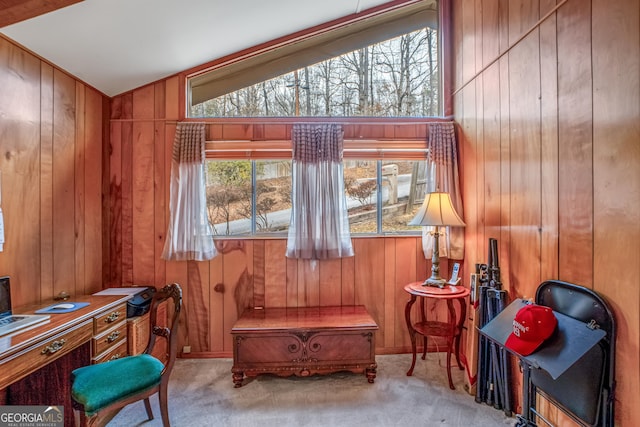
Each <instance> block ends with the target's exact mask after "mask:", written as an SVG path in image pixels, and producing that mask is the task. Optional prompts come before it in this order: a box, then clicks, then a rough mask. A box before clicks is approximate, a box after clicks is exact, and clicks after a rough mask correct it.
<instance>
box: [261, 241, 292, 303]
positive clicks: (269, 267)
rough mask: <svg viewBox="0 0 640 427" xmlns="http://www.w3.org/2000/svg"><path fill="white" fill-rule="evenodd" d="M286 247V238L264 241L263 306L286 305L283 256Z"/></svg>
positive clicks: (285, 259)
mask: <svg viewBox="0 0 640 427" xmlns="http://www.w3.org/2000/svg"><path fill="white" fill-rule="evenodd" d="M286 247H287V242H286V240H266V241H265V248H264V257H265V259H264V263H265V278H264V305H265V307H286V306H287V258H286V257H285V256H284V254H285V251H286Z"/></svg>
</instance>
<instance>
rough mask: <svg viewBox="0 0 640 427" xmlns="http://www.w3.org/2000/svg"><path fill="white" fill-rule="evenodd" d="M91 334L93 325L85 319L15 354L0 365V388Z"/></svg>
mask: <svg viewBox="0 0 640 427" xmlns="http://www.w3.org/2000/svg"><path fill="white" fill-rule="evenodd" d="M92 335H93V325H92V323H91V321H90V320H87V321H85V322H83V323H80V324H79V325H77V326H76V327H74V328H73V329H71V330H68V331H66V332H64V333H61V334H58V335H55V336H53V337H51V338H49V339H48V340H45V341H43V342H42V343H39V344H36V345H34V346H32V347H30V348H29V349H27V350H25V351H24V352H21V353H17V354H15V355H14V356H13V357H11V358H9V359H8V360H7V361H6V362H4V363H2V364H1V365H0V389H2V388H4V387H6V386H7V385H9V384H10V383H13V382H15V381H16V380H19V379H21V378H23V377H24V376H26V375H27V374H29V373H31V372H33V367H34V366H44V365H46V364H48V363H50V362H52V361H54V360H56V359H58V358H60V357H61V356H64V355H65V354H67V353H69V352H71V351H72V350H74V349H75V348H77V347H78V346H80V345H81V344H82V343H84V342H87V341H89V340H90V339H91V337H92Z"/></svg>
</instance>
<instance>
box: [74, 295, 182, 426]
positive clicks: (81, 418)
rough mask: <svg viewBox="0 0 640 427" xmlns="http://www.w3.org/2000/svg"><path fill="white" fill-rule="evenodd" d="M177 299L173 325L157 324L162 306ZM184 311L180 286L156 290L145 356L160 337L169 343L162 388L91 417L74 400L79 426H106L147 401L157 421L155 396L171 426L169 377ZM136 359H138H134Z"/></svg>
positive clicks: (75, 415) (119, 403)
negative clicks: (153, 404) (130, 407)
mask: <svg viewBox="0 0 640 427" xmlns="http://www.w3.org/2000/svg"><path fill="white" fill-rule="evenodd" d="M169 299H171V300H173V310H172V311H173V315H172V317H171V323H170V324H169V325H170V326H169V327H161V326H158V325H157V321H158V319H157V312H158V307H159V306H160V304H162V303H163V302H165V301H167V300H169ZM181 310H182V289H181V288H180V285H178V284H177V283H172V284H170V285H167V286H165V287H163V288H162V289H160V290H159V291H156V292H155V293H154V295H153V300H152V302H151V307H150V309H149V316H150V322H149V324H150V331H149V332H150V333H149V342H148V344H147V347H146V349H145V350H144V352H143V354H151V352H152V351H153V348H154V346H155V343H156V338H158V337H160V338H163V339H166V340H167V355H166V362H165V364H164V369H163V370H162V373H161V380H160V383H159V384H158V385H156V386H155V387H152V388H150V389H148V390H145V391H144V392H141V393H140V394H137V395H135V396H130V397H128V398H126V399H121V400H119V401H116V402H113V403H111V404H110V405H108V406H106V407H104V408H102V409H100V411H98V412H96V413H95V414H93V415H92V416H87V414H86V412H85V411H84V408H83V406H82V404H80V403H78V402H76V401H74V400H73V399H72V403H73V412H74V417H75V424H76V426H77V427H81V426H104V425H105V424H106V423H108V422H109V421H110V420H111V419H112V418H113V417H114V416H115V415H116V414H117V413H118V411H119V410H120V409H122V408H123V407H125V406H127V405H129V404H130V403H133V402H137V401H139V400H141V399H144V406H145V409H146V412H147V416H148V418H149V420H152V419H153V412H152V410H151V403H150V402H149V397H150V396H151V395H153V394H155V393H158V400H159V403H160V412H161V416H162V424H163V426H164V427H169V426H170V423H169V410H168V402H167V398H168V386H169V376H170V374H171V371H172V370H173V365H174V363H175V361H176V356H177V350H178V335H177V333H176V330H177V327H178V318H179V316H180V312H181ZM134 357H135V356H134ZM105 363H109V362H105Z"/></svg>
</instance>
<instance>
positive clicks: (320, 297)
mask: <svg viewBox="0 0 640 427" xmlns="http://www.w3.org/2000/svg"><path fill="white" fill-rule="evenodd" d="M181 81H182V80H181V79H180V78H179V77H172V78H169V79H166V80H164V81H161V82H158V83H156V84H154V85H150V86H146V87H143V88H140V89H137V90H135V91H133V92H131V93H127V94H123V95H121V96H118V97H116V98H114V99H113V100H112V105H111V125H110V127H111V141H110V149H109V152H110V157H109V165H110V171H109V186H110V191H109V210H108V215H110V218H109V224H110V225H109V228H110V230H111V233H110V236H111V239H110V248H109V260H110V265H109V269H108V271H106V284H107V285H112V286H127V285H142V284H153V285H155V286H162V285H163V284H165V283H167V282H171V281H176V282H178V283H180V284H182V285H183V291H184V299H185V316H184V317H183V319H182V332H181V344H180V348H183V346H189V347H190V350H191V355H192V356H202V357H207V356H216V355H217V356H220V355H224V356H230V355H231V351H232V347H231V335H230V331H231V327H232V325H233V323H234V322H235V320H236V319H237V318H238V315H239V313H241V312H242V310H243V309H244V308H245V307H248V306H264V307H284V306H292V307H297V306H317V305H340V304H344V305H349V304H363V305H365V306H366V307H367V309H368V310H369V311H370V312H371V314H372V315H373V317H374V318H375V320H376V321H377V322H378V325H379V326H380V332H379V334H378V339H377V340H376V344H377V347H378V351H379V352H381V353H382V352H402V351H407V350H408V349H409V348H410V340H409V335H408V332H407V328H406V323H405V321H404V306H405V303H406V302H407V300H408V295H406V293H405V292H404V290H403V287H404V285H406V284H407V283H409V282H412V281H416V280H420V279H423V278H424V277H426V275H427V268H428V265H427V264H428V262H427V260H425V258H424V255H423V252H422V246H421V240H420V237H416V236H412V237H395V238H371V237H363V238H354V239H353V242H354V246H355V248H354V249H355V253H356V255H355V256H354V257H351V258H346V259H342V260H325V261H315V262H314V261H297V260H291V259H287V258H286V257H285V248H286V239H283V238H274V239H270V238H267V239H219V240H218V241H217V245H218V247H219V249H220V252H221V255H220V256H218V257H216V258H214V259H213V260H211V261H209V262H165V261H164V260H162V259H161V258H160V254H161V252H162V248H163V245H164V239H165V234H166V230H167V220H168V216H169V209H168V200H169V188H168V181H169V180H168V177H169V173H170V155H171V151H172V146H173V138H174V134H175V128H176V123H177V121H179V120H180V119H182V116H183V115H184V113H181V111H180V109H179V106H180V105H181V102H180V99H182V96H183V94H181V93H180V84H181ZM367 122H369V123H367ZM291 123H293V121H292V120H286V119H285V120H279V119H273V120H266V121H250V122H247V123H243V122H241V121H239V120H235V119H229V120H222V121H214V122H213V123H211V124H209V125H208V126H207V135H208V138H209V139H211V140H216V139H224V140H227V141H233V140H247V139H249V140H257V141H259V140H265V139H273V140H286V139H289V138H290V130H291ZM344 129H345V138H363V139H367V138H400V139H422V140H425V139H426V132H427V124H426V122H424V121H420V120H405V121H402V120H399V121H398V122H397V123H390V122H387V123H381V124H376V123H371V120H361V121H359V122H357V123H345V124H344ZM429 267H430V266H429ZM441 268H443V269H444V270H445V271H446V269H447V268H448V263H447V262H446V260H445V262H444V263H443V265H442V267H441ZM443 308H444V307H443ZM443 308H440V307H434V306H432V307H431V309H432V311H433V314H434V315H436V316H444V314H445V312H444V311H442V310H443ZM441 318H443V317H441Z"/></svg>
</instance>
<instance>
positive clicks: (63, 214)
mask: <svg viewBox="0 0 640 427" xmlns="http://www.w3.org/2000/svg"><path fill="white" fill-rule="evenodd" d="M75 102H76V83H75V80H73V79H72V78H71V77H69V76H68V75H66V74H64V73H62V72H61V71H58V70H54V73H53V224H54V227H53V254H54V255H53V293H54V294H58V293H60V292H62V291H66V292H69V293H75V286H76V281H75V277H74V275H75V270H76V269H75V259H76V258H75V231H76V230H75V222H74V221H75V181H74V179H75V171H74V170H75V144H74V142H75V125H74V123H75V118H76V117H75V108H76V105H75ZM23 219H24V218H23Z"/></svg>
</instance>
